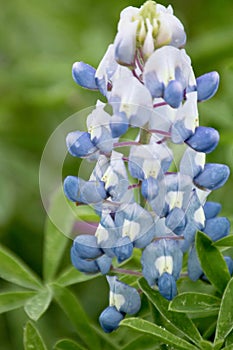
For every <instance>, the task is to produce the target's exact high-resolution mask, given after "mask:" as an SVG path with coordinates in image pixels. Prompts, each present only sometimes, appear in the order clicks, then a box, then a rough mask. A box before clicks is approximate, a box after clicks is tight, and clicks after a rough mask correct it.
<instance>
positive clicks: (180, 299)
mask: <svg viewBox="0 0 233 350" xmlns="http://www.w3.org/2000/svg"><path fill="white" fill-rule="evenodd" d="M220 302H221V299H219V298H217V297H214V296H212V295H209V294H203V293H181V294H179V295H177V296H176V297H175V298H174V299H173V300H172V301H171V302H170V305H169V310H171V311H176V312H184V313H189V314H191V313H192V314H194V313H198V314H199V313H210V312H211V313H212V312H214V313H218V311H219V307H220Z"/></svg>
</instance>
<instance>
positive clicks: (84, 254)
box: [73, 235, 102, 259]
mask: <svg viewBox="0 0 233 350" xmlns="http://www.w3.org/2000/svg"><path fill="white" fill-rule="evenodd" d="M73 248H74V249H75V251H76V253H77V255H78V256H79V257H80V258H81V259H94V258H97V257H98V256H100V255H102V251H101V249H100V248H99V247H98V245H97V239H96V237H95V236H93V235H80V236H77V237H76V238H75V240H74V242H73Z"/></svg>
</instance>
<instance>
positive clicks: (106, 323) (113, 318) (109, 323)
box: [99, 306, 124, 333]
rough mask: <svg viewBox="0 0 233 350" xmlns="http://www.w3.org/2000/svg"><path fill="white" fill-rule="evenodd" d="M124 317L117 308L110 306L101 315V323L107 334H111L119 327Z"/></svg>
mask: <svg viewBox="0 0 233 350" xmlns="http://www.w3.org/2000/svg"><path fill="white" fill-rule="evenodd" d="M123 318H124V315H123V314H122V313H121V312H119V311H117V309H116V308H115V306H108V307H107V308H106V309H105V310H104V311H103V312H102V313H101V315H100V317H99V323H100V325H101V327H102V329H103V330H104V331H105V332H106V333H111V332H112V331H114V330H115V329H117V328H118V327H119V323H120V322H121V321H122V320H123Z"/></svg>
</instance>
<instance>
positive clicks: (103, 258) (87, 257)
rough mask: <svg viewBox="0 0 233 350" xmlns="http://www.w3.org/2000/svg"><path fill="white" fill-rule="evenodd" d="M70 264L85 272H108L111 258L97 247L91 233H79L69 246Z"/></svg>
mask: <svg viewBox="0 0 233 350" xmlns="http://www.w3.org/2000/svg"><path fill="white" fill-rule="evenodd" d="M71 261H72V264H73V265H74V266H75V267H76V268H77V269H78V270H79V271H82V272H85V273H97V272H99V271H100V272H101V273H102V274H106V273H108V271H109V269H110V267H111V264H112V259H111V258H110V257H108V256H107V255H105V254H104V253H103V251H102V250H101V249H100V248H99V247H98V244H97V239H96V237H95V236H91V235H80V236H77V237H76V239H75V240H74V243H73V246H72V248H71Z"/></svg>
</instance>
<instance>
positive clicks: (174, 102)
mask: <svg viewBox="0 0 233 350" xmlns="http://www.w3.org/2000/svg"><path fill="white" fill-rule="evenodd" d="M183 96H184V89H183V87H182V85H181V83H180V82H179V81H177V80H170V81H169V83H168V85H167V87H166V88H165V91H164V100H165V101H166V102H167V103H168V104H169V105H170V106H171V107H173V108H178V107H179V106H180V104H181V101H182V100H183Z"/></svg>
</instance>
